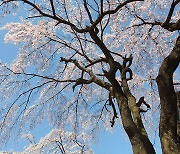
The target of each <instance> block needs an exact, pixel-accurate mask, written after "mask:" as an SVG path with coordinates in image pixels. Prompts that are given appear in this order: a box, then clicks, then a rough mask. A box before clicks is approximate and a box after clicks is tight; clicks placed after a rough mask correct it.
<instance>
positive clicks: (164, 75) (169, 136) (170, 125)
mask: <svg viewBox="0 0 180 154" xmlns="http://www.w3.org/2000/svg"><path fill="white" fill-rule="evenodd" d="M179 62H180V36H179V37H178V38H177V40H176V44H175V46H174V48H173V50H172V51H171V53H170V54H169V55H168V56H167V57H166V58H165V59H164V61H163V63H162V65H161V67H160V69H159V74H158V77H157V78H156V81H157V85H158V90H159V95H160V105H161V111H160V124H159V135H160V140H161V145H162V152H163V154H170V153H171V154H178V153H180V147H179V141H178V135H177V130H178V116H177V115H178V113H177V97H176V93H175V90H174V86H173V73H174V72H175V70H176V69H177V67H178V65H179Z"/></svg>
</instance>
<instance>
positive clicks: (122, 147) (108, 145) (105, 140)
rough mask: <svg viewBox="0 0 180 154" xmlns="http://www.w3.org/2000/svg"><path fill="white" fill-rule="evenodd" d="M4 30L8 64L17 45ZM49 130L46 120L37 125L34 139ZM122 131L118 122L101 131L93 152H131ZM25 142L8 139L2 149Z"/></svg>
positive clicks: (3, 56)
mask: <svg viewBox="0 0 180 154" xmlns="http://www.w3.org/2000/svg"><path fill="white" fill-rule="evenodd" d="M12 21H14V22H16V21H18V17H17V16H13V17H12V16H7V17H6V18H5V19H3V20H1V21H0V27H2V26H3V25H4V24H5V23H7V22H12ZM6 32H7V31H0V47H1V48H0V60H1V61H2V62H5V63H8V64H10V63H11V62H12V61H13V59H14V58H16V55H17V51H18V46H15V45H13V44H12V43H4V36H5V34H6ZM42 130H43V131H42ZM49 131H50V127H47V123H46V122H45V123H43V124H42V125H40V126H38V128H36V129H35V131H34V134H35V135H36V136H35V138H36V140H38V139H39V138H41V137H43V136H45V135H46V134H47V133H48V132H49ZM122 132H123V131H122V128H121V127H120V123H119V122H118V123H117V124H116V126H115V131H114V132H113V133H112V132H105V131H102V132H101V133H100V137H99V140H98V142H97V143H95V144H94V145H93V149H94V152H95V154H121V153H122V154H132V149H131V145H130V142H129V140H128V138H127V136H126V135H125V134H123V133H122ZM25 143H26V141H25V140H22V141H21V142H19V143H17V144H15V143H14V141H13V140H10V142H9V143H8V144H7V145H6V146H5V147H4V148H3V150H7V151H9V150H15V151H21V150H23V147H24V146H25Z"/></svg>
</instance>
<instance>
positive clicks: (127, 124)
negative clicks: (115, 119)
mask: <svg viewBox="0 0 180 154" xmlns="http://www.w3.org/2000/svg"><path fill="white" fill-rule="evenodd" d="M115 97H116V99H117V103H118V107H119V110H120V114H121V119H122V124H123V127H124V129H125V131H126V133H127V135H128V137H129V140H130V142H131V145H132V149H133V153H134V154H155V150H154V148H153V145H152V144H151V142H150V140H149V138H148V137H147V136H146V135H143V134H142V132H141V130H139V129H138V127H137V125H136V124H135V122H134V121H133V117H132V115H131V110H130V108H129V105H128V101H127V99H126V98H123V97H122V96H121V95H120V94H118V92H117V93H115Z"/></svg>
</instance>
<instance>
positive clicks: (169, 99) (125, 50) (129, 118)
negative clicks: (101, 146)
mask: <svg viewBox="0 0 180 154" xmlns="http://www.w3.org/2000/svg"><path fill="white" fill-rule="evenodd" d="M23 8H25V10H24V12H26V13H25V14H27V16H23V17H21V18H20V20H21V21H20V22H17V23H13V22H10V23H7V24H6V25H4V26H3V27H1V30H8V33H7V34H6V36H5V42H12V43H14V44H16V45H19V46H20V49H19V51H18V55H17V57H16V59H14V61H13V62H12V63H11V64H10V65H8V64H6V63H4V62H2V61H1V62H0V98H1V99H0V101H1V102H2V103H1V105H0V107H1V109H0V113H1V114H0V116H1V118H0V119H1V122H0V138H1V142H0V143H1V146H2V145H4V144H5V143H6V142H7V141H8V140H9V138H10V137H11V136H12V134H14V132H17V134H16V135H17V136H18V137H23V136H26V137H27V138H28V139H29V140H30V141H31V144H30V145H29V146H27V148H26V149H25V151H24V153H32V152H33V151H34V152H37V153H41V152H42V153H47V152H51V153H53V152H54V153H56V152H59V153H60V152H61V153H93V152H92V150H91V149H90V145H91V144H92V143H93V141H94V140H95V139H96V136H97V134H98V132H99V130H101V129H104V128H105V129H111V128H112V127H113V126H114V124H115V123H116V122H117V121H119V120H121V123H122V126H123V128H124V130H125V132H126V133H127V135H128V137H129V140H130V142H131V145H132V149H133V153H135V154H139V153H143V154H150V153H155V150H154V147H153V144H152V142H151V139H152V137H153V136H152V135H148V133H149V132H150V133H151V134H152V133H154V131H155V129H156V127H157V126H158V123H159V137H160V141H161V146H162V152H163V153H165V154H168V153H174V154H176V153H180V151H179V150H180V145H179V144H180V139H179V137H180V125H179V104H178V99H179V91H180V90H179V80H178V75H179V74H178V73H180V72H179V70H178V65H179V62H180V36H179V30H180V19H179V16H180V11H179V10H180V0H39V1H37V0H1V6H0V9H1V12H2V13H1V18H5V17H6V15H9V14H16V13H17V12H18V10H20V9H23ZM176 70H177V71H176ZM45 119H48V122H49V124H50V125H51V126H52V127H53V128H54V129H53V130H52V131H51V132H50V133H49V134H47V136H45V137H44V138H43V139H41V140H40V141H39V143H36V144H35V143H33V141H32V140H33V137H32V135H30V134H29V133H27V132H29V131H32V130H33V129H34V128H35V127H36V126H37V125H39V124H41V123H42V122H43V121H44V120H45ZM159 119H160V120H159Z"/></svg>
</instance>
